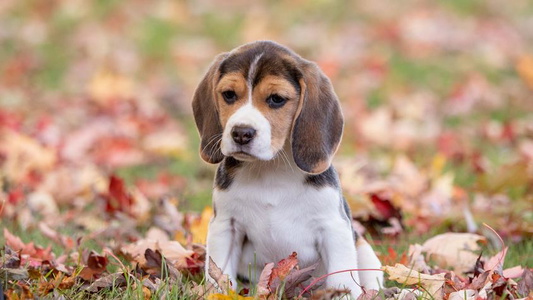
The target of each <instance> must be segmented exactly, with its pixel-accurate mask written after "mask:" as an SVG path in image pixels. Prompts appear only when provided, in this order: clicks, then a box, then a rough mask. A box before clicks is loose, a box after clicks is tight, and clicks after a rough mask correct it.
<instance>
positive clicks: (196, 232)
mask: <svg viewBox="0 0 533 300" xmlns="http://www.w3.org/2000/svg"><path fill="white" fill-rule="evenodd" d="M212 216H213V209H212V208H211V206H206V207H205V208H204V210H203V211H202V215H201V216H200V220H196V221H195V222H193V223H192V224H191V229H190V230H191V234H192V241H193V243H198V244H205V241H206V239H207V227H208V226H209V221H210V220H211V217H212Z"/></svg>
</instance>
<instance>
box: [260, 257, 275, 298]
mask: <svg viewBox="0 0 533 300" xmlns="http://www.w3.org/2000/svg"><path fill="white" fill-rule="evenodd" d="M273 268H274V263H268V264H266V265H265V267H264V268H263V271H262V272H261V275H260V276H259V281H258V282H257V287H256V288H257V296H259V297H261V296H268V294H270V289H269V282H270V277H271V276H272V269H273Z"/></svg>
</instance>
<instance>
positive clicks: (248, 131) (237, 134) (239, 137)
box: [231, 126, 255, 145]
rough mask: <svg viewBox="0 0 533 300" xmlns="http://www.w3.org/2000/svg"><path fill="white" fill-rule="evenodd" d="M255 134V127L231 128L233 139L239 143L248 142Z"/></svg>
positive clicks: (244, 143)
mask: <svg viewBox="0 0 533 300" xmlns="http://www.w3.org/2000/svg"><path fill="white" fill-rule="evenodd" d="M254 136H255V129H253V128H250V127H244V126H235V127H233V129H232V130H231V137H232V138H233V141H234V142H235V143H237V144H239V145H246V144H248V143H249V142H250V141H251V140H252V139H253V138H254Z"/></svg>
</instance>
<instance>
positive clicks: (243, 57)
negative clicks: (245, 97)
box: [219, 42, 302, 91]
mask: <svg viewBox="0 0 533 300" xmlns="http://www.w3.org/2000/svg"><path fill="white" fill-rule="evenodd" d="M298 60H299V58H298V57H297V55H296V54H294V53H293V52H292V51H290V50H288V49H286V48H284V47H281V46H279V45H277V44H274V43H271V42H257V43H253V44H249V45H245V46H243V47H240V48H237V49H236V50H234V51H233V52H231V53H230V55H229V56H228V57H227V58H226V59H225V60H224V61H223V62H222V64H221V65H220V69H219V71H220V77H219V80H220V78H222V77H223V76H224V75H225V74H228V73H234V72H238V73H241V74H242V75H243V77H244V78H246V79H247V81H249V82H251V83H252V86H253V87H255V86H256V85H257V84H258V83H259V82H260V81H261V80H262V79H263V78H265V77H266V76H268V75H274V76H280V77H282V78H284V79H285V80H287V81H289V82H290V83H291V84H292V85H293V86H294V88H295V89H296V90H298V91H299V90H300V85H299V80H300V79H301V78H302V72H301V71H300V69H299V67H298V63H299V62H298Z"/></svg>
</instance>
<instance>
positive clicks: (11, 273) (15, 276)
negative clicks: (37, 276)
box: [0, 267, 30, 282]
mask: <svg viewBox="0 0 533 300" xmlns="http://www.w3.org/2000/svg"><path fill="white" fill-rule="evenodd" d="M29 276H30V275H29V274H28V270H26V269H11V268H4V267H1V268H0V278H1V279H2V281H3V282H7V281H9V280H25V279H28V277H29Z"/></svg>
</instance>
